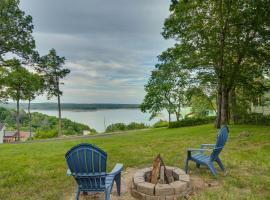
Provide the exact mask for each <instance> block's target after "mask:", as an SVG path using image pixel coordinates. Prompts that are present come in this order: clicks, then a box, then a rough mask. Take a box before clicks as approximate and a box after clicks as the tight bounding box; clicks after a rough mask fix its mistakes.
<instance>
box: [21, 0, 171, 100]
mask: <svg viewBox="0 0 270 200" xmlns="http://www.w3.org/2000/svg"><path fill="white" fill-rule="evenodd" d="M169 3H170V0H76V1H74V0H21V3H20V6H21V9H22V10H24V11H25V12H26V13H27V14H30V15H31V16H32V17H33V23H34V26H35V28H34V37H35V40H36V45H37V49H38V51H39V52H40V54H42V55H43V54H46V53H47V52H48V51H49V49H51V48H55V49H56V50H57V52H58V54H59V55H61V56H65V57H66V59H67V61H66V67H68V68H69V69H70V70H71V74H70V75H69V76H68V77H67V78H66V79H65V80H64V83H65V84H64V85H63V86H62V89H63V91H64V96H63V98H62V101H63V102H66V103H68V102H69V103H141V101H142V99H143V97H144V95H145V92H144V85H145V84H146V82H147V80H148V77H149V74H150V71H151V70H153V69H154V65H155V63H156V62H157V55H159V54H160V53H161V52H162V51H163V50H165V49H166V48H168V47H169V46H171V42H169V41H165V40H164V39H163V38H162V36H161V34H160V33H161V31H162V27H163V22H164V19H165V18H166V17H167V16H168V15H169V11H168V9H169ZM45 101H46V98H45V97H40V98H38V99H37V100H36V102H45ZM52 101H55V99H53V100H52Z"/></svg>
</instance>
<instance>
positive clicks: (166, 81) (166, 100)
mask: <svg viewBox="0 0 270 200" xmlns="http://www.w3.org/2000/svg"><path fill="white" fill-rule="evenodd" d="M188 84H189V75H188V73H187V72H186V71H183V70H181V69H180V68H179V67H177V66H174V65H172V64H158V65H156V69H155V70H153V71H152V74H151V77H150V79H149V81H148V83H147V85H146V86H145V91H146V96H145V98H144V100H143V103H142V104H141V110H142V112H149V113H151V118H150V119H152V118H154V117H156V116H157V115H158V113H160V112H161V111H162V110H164V109H165V110H167V112H168V113H169V114H175V115H176V119H177V120H179V119H180V117H181V108H182V107H184V106H185V105H186V98H185V95H186V91H187V87H188Z"/></svg>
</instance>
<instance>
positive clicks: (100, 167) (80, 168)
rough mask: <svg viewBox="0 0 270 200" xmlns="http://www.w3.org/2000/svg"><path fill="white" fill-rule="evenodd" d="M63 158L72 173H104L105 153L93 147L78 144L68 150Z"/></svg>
mask: <svg viewBox="0 0 270 200" xmlns="http://www.w3.org/2000/svg"><path fill="white" fill-rule="evenodd" d="M65 157H66V161H67V165H68V167H69V169H70V171H71V172H72V173H75V174H78V173H79V174H89V173H92V174H101V173H103V174H104V173H106V163H107V153H106V152H104V151H103V150H101V149H99V148H98V147H97V146H95V145H91V144H79V145H77V146H75V147H73V148H72V149H70V150H69V151H68V152H67V153H66V155H65Z"/></svg>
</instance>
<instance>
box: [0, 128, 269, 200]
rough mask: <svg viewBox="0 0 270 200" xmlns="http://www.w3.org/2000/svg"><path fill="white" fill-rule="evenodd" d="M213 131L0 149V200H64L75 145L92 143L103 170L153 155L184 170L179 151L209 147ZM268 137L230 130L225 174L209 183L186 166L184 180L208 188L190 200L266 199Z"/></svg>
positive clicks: (265, 132) (70, 185)
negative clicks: (103, 156) (104, 156)
mask: <svg viewBox="0 0 270 200" xmlns="http://www.w3.org/2000/svg"><path fill="white" fill-rule="evenodd" d="M216 133H217V131H216V130H215V129H214V128H213V125H204V126H197V127H186V128H178V129H152V130H142V131H137V132H132V133H128V134H125V135H114V136H108V137H100V138H87V139H77V140H76V139H74V140H66V141H65V140H61V141H49V142H42V143H40V142H34V143H25V144H9V145H0V161H1V164H0V175H1V178H0V199H1V200H2V199H3V200H6V199H8V200H13V199H14V200H15V199H16V200H17V199H27V200H31V199H50V200H53V199H55V200H59V199H67V197H70V194H72V193H73V192H74V190H75V182H74V180H73V179H72V178H71V177H66V175H65V172H66V163H65V160H64V154H65V153H66V151H67V150H68V149H70V148H71V147H72V146H74V145H75V144H78V143H82V142H87V143H94V144H96V145H98V146H99V147H101V148H102V149H104V150H105V151H106V152H107V153H108V155H109V158H108V159H109V160H108V162H109V169H108V171H109V170H110V169H111V168H112V167H113V166H114V164H115V163H117V162H122V163H123V164H124V166H125V168H130V167H132V168H135V167H136V168H139V167H144V166H149V165H151V162H152V160H153V158H154V157H155V156H156V155H157V154H158V153H161V155H162V156H163V158H164V161H165V162H166V164H168V165H177V166H178V167H180V168H184V161H185V157H186V151H185V149H186V148H188V147H198V146H199V144H201V143H213V142H214V141H215V139H216ZM269 154H270V131H269V127H266V126H230V136H229V140H228V143H227V144H226V146H225V149H224V151H223V152H222V154H221V159H222V160H223V163H224V165H225V168H226V172H225V173H224V174H223V173H222V172H221V171H220V170H218V177H217V178H214V177H212V175H211V174H210V172H209V171H208V170H207V169H206V168H201V169H196V167H195V164H194V163H190V175H191V176H193V177H199V178H201V179H202V180H203V181H205V182H206V183H215V187H212V185H211V184H209V187H205V188H204V190H203V191H200V192H197V193H196V195H194V196H192V199H270V191H269V188H270V167H269V166H270V159H269Z"/></svg>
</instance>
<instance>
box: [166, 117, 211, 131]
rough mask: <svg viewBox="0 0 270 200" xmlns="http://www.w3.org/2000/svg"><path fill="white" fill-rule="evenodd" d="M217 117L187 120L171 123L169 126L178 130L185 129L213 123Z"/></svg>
mask: <svg viewBox="0 0 270 200" xmlns="http://www.w3.org/2000/svg"><path fill="white" fill-rule="evenodd" d="M215 119H216V117H215V116H211V117H204V118H195V117H191V118H185V119H182V120H180V121H178V122H171V123H170V124H169V128H178V127H185V126H197V125H202V124H209V123H213V122H214V121H215Z"/></svg>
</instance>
